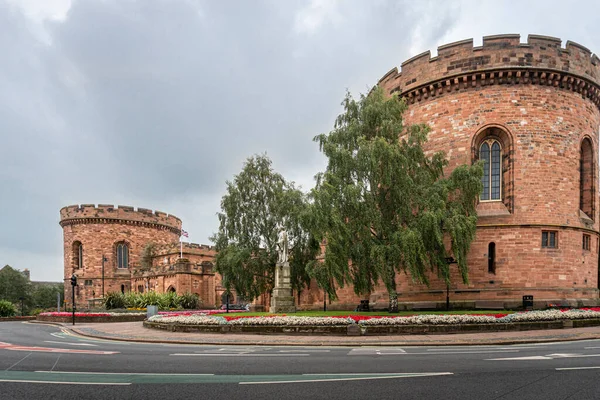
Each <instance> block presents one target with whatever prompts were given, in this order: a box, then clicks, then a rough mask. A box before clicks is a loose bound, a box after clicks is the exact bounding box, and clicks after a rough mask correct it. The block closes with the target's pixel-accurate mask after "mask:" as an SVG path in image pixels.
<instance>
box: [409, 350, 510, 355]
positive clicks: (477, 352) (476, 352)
mask: <svg viewBox="0 0 600 400" xmlns="http://www.w3.org/2000/svg"><path fill="white" fill-rule="evenodd" d="M518 352H519V350H479V351H478V350H474V351H437V352H434V353H406V355H409V356H412V355H414V354H416V355H428V356H437V355H438V354H489V353H518Z"/></svg>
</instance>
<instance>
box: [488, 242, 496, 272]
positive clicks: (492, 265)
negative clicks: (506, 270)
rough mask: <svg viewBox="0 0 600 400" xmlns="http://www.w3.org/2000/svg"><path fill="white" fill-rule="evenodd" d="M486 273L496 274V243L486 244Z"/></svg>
mask: <svg viewBox="0 0 600 400" xmlns="http://www.w3.org/2000/svg"><path fill="white" fill-rule="evenodd" d="M488 273H490V274H495V273H496V243H494V242H491V243H490V244H488Z"/></svg>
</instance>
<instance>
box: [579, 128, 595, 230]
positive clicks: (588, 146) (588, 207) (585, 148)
mask: <svg viewBox="0 0 600 400" xmlns="http://www.w3.org/2000/svg"><path fill="white" fill-rule="evenodd" d="M579 209H580V210H581V211H583V212H584V213H585V215H586V216H587V217H588V218H590V219H592V220H593V219H594V150H593V147H592V142H591V141H590V139H589V138H585V139H583V141H582V142H581V149H580V154H579Z"/></svg>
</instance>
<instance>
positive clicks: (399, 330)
mask: <svg viewBox="0 0 600 400" xmlns="http://www.w3.org/2000/svg"><path fill="white" fill-rule="evenodd" d="M589 326H600V319H579V320H561V321H537V322H515V323H505V324H503V323H497V324H460V325H379V326H375V325H360V324H350V325H334V326H268V325H185V324H169V323H161V322H149V321H144V327H145V328H150V329H159V330H165V331H169V332H204V333H223V334H228V333H230V334H236V333H255V334H259V335H269V334H280V335H281V334H283V335H315V336H382V335H383V336H387V335H423V334H425V335H427V334H439V333H473V332H506V331H531V330H544V329H567V328H584V327H589Z"/></svg>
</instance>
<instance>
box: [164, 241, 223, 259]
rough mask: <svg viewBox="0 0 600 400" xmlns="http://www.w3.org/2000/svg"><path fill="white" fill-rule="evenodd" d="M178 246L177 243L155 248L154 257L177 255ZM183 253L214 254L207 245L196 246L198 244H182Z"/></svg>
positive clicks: (211, 247) (212, 247)
mask: <svg viewBox="0 0 600 400" xmlns="http://www.w3.org/2000/svg"><path fill="white" fill-rule="evenodd" d="M179 251H180V244H179V243H169V244H164V245H159V246H156V248H155V252H156V253H155V255H156V256H164V255H167V254H179ZM183 252H184V253H187V254H197V255H201V254H206V253H207V252H208V253H215V252H216V250H215V247H214V246H210V245H207V244H198V243H186V242H183Z"/></svg>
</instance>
